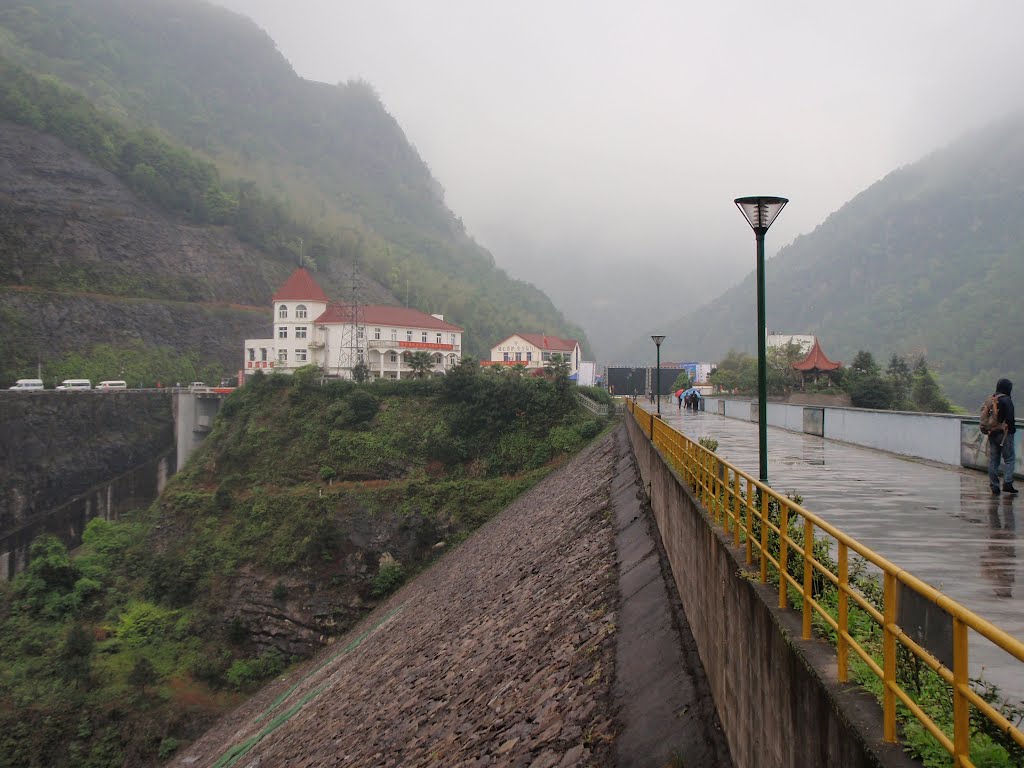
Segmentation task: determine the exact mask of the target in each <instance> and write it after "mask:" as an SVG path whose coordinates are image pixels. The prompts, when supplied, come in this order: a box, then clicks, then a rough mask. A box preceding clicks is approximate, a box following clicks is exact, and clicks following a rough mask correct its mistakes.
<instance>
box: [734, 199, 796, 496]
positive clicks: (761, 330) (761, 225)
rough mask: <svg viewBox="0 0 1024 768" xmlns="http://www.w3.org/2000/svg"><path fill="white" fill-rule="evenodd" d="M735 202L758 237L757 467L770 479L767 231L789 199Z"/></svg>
mask: <svg viewBox="0 0 1024 768" xmlns="http://www.w3.org/2000/svg"><path fill="white" fill-rule="evenodd" d="M733 202H735V203H736V207H737V208H739V209H740V213H742V214H743V216H744V217H745V218H746V220H747V223H748V224H750V226H751V228H752V229H753V230H754V239H755V240H756V241H757V438H758V457H759V463H758V470H759V477H760V480H761V482H762V483H767V482H768V361H767V358H766V356H765V349H764V345H765V320H764V235H765V233H766V232H767V231H768V227H770V226H771V225H772V222H773V221H775V218H776V217H777V216H778V215H779V214H780V213H782V209H783V208H785V207H786V203H788V202H789V200H787V199H786V198H784V197H765V196H763V195H762V196H756V197H737V198H736V200H734V201H733Z"/></svg>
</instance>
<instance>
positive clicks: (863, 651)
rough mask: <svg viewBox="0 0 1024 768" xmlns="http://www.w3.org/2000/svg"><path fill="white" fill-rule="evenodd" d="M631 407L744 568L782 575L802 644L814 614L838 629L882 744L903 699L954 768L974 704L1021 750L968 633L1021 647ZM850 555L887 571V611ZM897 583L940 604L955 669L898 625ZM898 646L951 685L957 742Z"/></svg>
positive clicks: (965, 758)
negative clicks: (797, 533)
mask: <svg viewBox="0 0 1024 768" xmlns="http://www.w3.org/2000/svg"><path fill="white" fill-rule="evenodd" d="M626 408H627V410H628V411H629V412H630V413H632V414H633V418H634V419H635V420H636V422H637V423H638V424H639V425H640V427H641V428H642V429H643V430H644V433H645V434H646V435H647V436H648V438H649V439H650V440H651V441H652V442H653V444H654V446H655V447H656V448H657V449H658V450H659V451H660V452H661V454H662V456H663V458H664V460H665V461H666V462H667V463H668V464H669V465H670V466H672V467H673V468H674V469H675V470H676V472H677V473H678V474H679V476H680V477H681V478H682V479H683V481H684V482H686V484H687V485H689V486H690V488H691V489H692V490H693V492H694V494H695V496H696V497H697V499H698V501H699V502H700V503H701V504H702V505H703V506H704V508H705V509H706V510H707V511H708V512H709V515H710V517H711V520H712V521H713V522H714V523H715V524H719V525H721V526H722V528H723V530H724V532H725V534H726V536H727V537H729V536H731V537H732V540H733V544H734V545H735V546H736V547H737V548H739V547H740V546H741V544H742V546H743V547H744V548H745V556H746V563H747V565H753V563H754V561H755V559H756V560H757V561H758V565H759V569H760V574H759V575H760V580H761V582H762V583H767V582H768V580H769V574H772V575H774V576H777V578H778V582H779V607H780V608H788V607H789V595H790V594H793V595H795V597H796V600H795V601H794V602H795V603H799V605H797V606H795V607H797V608H799V609H800V610H801V611H802V614H803V633H802V634H803V637H804V639H810V638H811V630H812V623H813V621H814V618H815V616H817V617H818V618H819V619H820V620H821V621H822V622H823V623H824V624H827V625H828V626H829V627H831V629H832V630H833V631H834V632H835V634H836V653H837V656H838V673H839V680H840V681H842V682H846V681H847V680H848V678H849V667H850V653H851V651H852V652H853V653H854V654H855V655H856V656H857V657H859V658H860V659H861V660H862V661H863V662H864V664H865V665H866V667H867V668H868V669H869V670H870V671H871V672H872V673H874V675H875V676H876V677H877V678H878V679H879V680H880V681H881V683H882V713H883V731H884V733H883V738H884V739H885V741H889V742H895V741H896V725H897V721H896V712H897V702H899V703H900V704H902V705H903V706H904V707H906V709H907V710H908V711H909V712H910V713H911V714H913V716H914V717H915V718H917V720H918V721H919V722H920V723H921V725H922V727H924V728H925V729H926V730H927V731H928V732H929V733H930V734H931V735H932V736H933V737H934V738H935V739H936V740H937V741H938V742H939V743H940V744H941V745H942V746H943V747H944V748H945V749H946V751H947V752H949V754H950V756H951V757H952V759H953V765H954V766H958V767H959V766H964V767H968V766H971V767H973V766H974V763H972V762H971V760H970V740H971V728H970V719H971V707H972V706H973V707H975V708H976V709H977V711H978V712H979V713H980V714H981V715H982V716H984V717H985V718H987V719H988V720H989V721H990V722H991V723H992V724H994V725H995V726H996V728H998V729H999V730H1000V731H1002V732H1003V733H1005V734H1007V735H1008V736H1009V737H1010V738H1011V739H1012V740H1013V741H1014V742H1015V743H1016V744H1017V745H1019V746H1020V747H1022V748H1024V733H1022V731H1021V730H1020V728H1019V727H1018V725H1017V724H1015V723H1013V722H1011V721H1010V720H1008V719H1007V718H1006V717H1005V716H1004V715H1003V713H1002V712H1000V711H999V710H997V709H996V708H995V707H993V706H992V704H990V703H989V702H988V701H986V700H985V699H984V698H982V697H981V696H980V695H979V694H978V693H977V692H976V691H975V690H974V688H973V687H972V686H971V684H970V679H969V675H968V644H969V635H968V630H969V629H971V630H974V631H975V632H977V633H978V634H979V635H981V636H982V637H984V638H986V639H987V640H989V641H990V642H992V643H993V644H994V645H995V646H997V647H998V648H1000V649H1002V650H1003V651H1005V652H1006V653H1007V654H1009V655H1010V656H1012V657H1014V658H1015V659H1016V660H1017V661H1020V662H1024V643H1022V642H1021V641H1020V640H1018V639H1017V638H1015V637H1013V636H1011V635H1009V634H1008V633H1006V632H1005V631H1003V630H1001V629H1000V628H999V627H997V626H995V625H994V624H992V623H990V622H988V621H986V620H985V619H983V618H981V617H980V616H978V615H976V614H975V613H972V612H971V611H970V610H968V609H967V608H965V607H963V606H962V605H960V604H959V603H957V602H956V601H955V600H953V599H952V598H950V597H947V596H946V595H944V594H942V593H941V592H939V591H938V590H936V589H935V588H933V587H932V586H930V585H929V584H926V583H925V582H923V581H921V580H920V579H918V578H915V577H914V576H912V575H910V574H909V573H907V572H906V571H904V570H903V569H902V568H900V567H898V566H896V565H894V564H893V563H891V562H889V561H888V560H887V559H885V558H884V557H882V556H881V555H878V554H876V553H875V552H873V551H872V550H870V549H868V548H867V547H865V546H864V545H863V544H861V543H859V542H858V541H856V540H855V539H853V538H851V537H850V536H847V535H846V534H845V533H843V532H842V531H840V530H839V529H837V528H835V527H834V526H832V525H829V524H828V523H827V522H825V521H824V520H823V519H821V518H820V517H818V516H817V515H815V514H814V513H812V512H810V511H808V510H806V509H804V508H803V507H802V506H801V505H800V504H798V503H796V502H795V501H793V500H792V499H789V498H787V497H786V496H783V495H780V494H779V493H778V492H776V491H774V490H772V488H771V487H769V486H767V485H765V484H763V483H761V482H760V481H759V480H756V479H755V478H753V477H751V476H750V475H748V474H747V473H746V472H744V471H743V470H741V469H739V468H737V467H735V466H733V465H732V464H730V463H729V462H727V461H725V460H723V459H721V458H719V457H718V456H717V455H715V453H713V452H712V451H710V450H708V449H706V448H705V447H704V446H702V445H700V444H699V443H697V442H694V441H693V440H690V439H689V438H688V437H686V436H685V435H683V434H682V433H680V432H678V431H677V430H675V429H673V428H672V427H670V426H668V425H667V424H666V423H665V422H664V421H662V420H661V419H660V418H658V417H657V416H655V415H654V414H651V413H648V412H647V411H645V410H644V409H643V408H641V407H640V406H639V405H638V404H635V403H633V402H630V401H627V403H626ZM800 521H802V523H801V522H800ZM794 527H795V528H796V530H800V529H801V528H802V531H803V535H802V536H801V537H799V538H795V537H794V534H793V528H794ZM819 532H820V533H822V534H825V535H826V536H828V537H830V538H831V539H832V540H833V541H834V544H835V546H834V548H832V547H830V548H829V551H835V552H836V563H835V572H833V570H832V567H831V566H830V565H829V564H828V563H825V562H822V560H821V557H820V556H819V555H818V554H816V553H815V549H814V543H815V537H816V535H817V534H818V533H819ZM801 539H802V540H801ZM826 541H827V540H826ZM851 552H853V553H854V554H855V555H859V556H860V557H862V558H863V559H864V560H865V561H867V562H868V563H871V564H872V565H873V566H875V567H876V568H877V569H878V570H880V571H881V572H882V590H881V594H882V601H881V604H882V608H881V610H879V609H878V608H877V607H876V605H875V604H874V603H873V602H872V601H871V600H869V599H868V598H867V597H866V596H865V595H864V594H863V593H862V592H861V590H860V589H858V587H857V585H856V583H855V581H851V579H850V562H849V561H850V553H851ZM796 558H799V559H800V560H802V562H803V568H802V572H800V573H798V574H797V576H794V575H793V574H792V573H791V572H790V563H791V561H792V562H793V563H799V560H797V559H796ZM815 579H817V581H818V583H819V584H821V583H822V582H823V581H827V582H828V583H829V584H831V585H832V587H834V588H835V589H836V590H837V591H838V596H837V602H838V608H837V611H836V616H833V615H832V614H831V613H830V612H829V611H828V610H826V608H825V607H823V606H822V605H821V603H820V602H819V599H820V595H821V590H820V589H819V591H818V598H819V599H816V597H815V590H814V584H815ZM897 585H903V586H904V587H906V588H909V589H910V590H912V591H913V592H915V593H916V594H917V595H919V596H920V597H922V598H924V599H925V600H927V601H930V602H932V603H934V604H935V605H936V606H938V607H939V608H941V609H942V610H944V611H945V612H946V613H947V614H948V615H949V616H950V617H951V618H952V626H953V637H952V640H953V659H952V664H953V667H952V669H950V668H949V667H947V666H946V665H945V664H943V663H942V662H941V661H939V659H938V658H936V656H935V655H934V654H933V653H931V652H930V651H929V650H927V649H926V648H924V647H922V646H921V645H920V644H918V643H917V642H915V640H914V639H913V638H912V637H911V636H910V634H908V633H907V632H906V631H905V630H904V628H903V627H901V626H900V625H899V623H898V621H897V614H896V606H897ZM790 590H791V591H792V592H790ZM876 602H877V601H876ZM854 608H859V609H860V610H861V611H862V612H863V613H864V614H866V615H867V616H870V617H871V619H872V620H873V621H874V623H875V624H876V625H877V626H878V627H879V628H880V629H881V632H882V643H881V646H882V647H881V651H882V653H881V655H882V661H881V664H879V662H878V661H877V660H876V658H875V655H874V654H872V653H871V651H870V650H869V649H867V648H865V647H864V646H863V645H862V644H861V643H860V642H859V641H858V640H857V639H856V638H855V637H854V636H853V635H852V634H851V633H850V626H849V620H850V612H851V610H853V609H854ZM899 646H902V647H903V648H905V649H906V650H907V651H909V652H910V653H912V654H913V655H914V656H915V657H916V658H917V659H919V660H920V661H921V662H923V663H924V664H925V665H927V666H928V667H929V668H931V669H932V670H933V671H934V672H935V673H936V674H937V675H938V676H939V677H940V678H941V679H942V680H943V681H945V683H946V684H947V685H948V686H949V687H950V691H951V694H950V695H951V697H952V702H951V704H952V712H953V734H952V738H951V737H950V736H949V735H948V734H947V733H946V732H945V731H944V730H943V729H942V728H941V727H940V726H939V725H937V724H936V722H935V721H934V720H933V719H932V718H931V717H930V716H929V715H928V714H927V713H925V712H924V711H923V710H922V709H921V707H920V706H919V705H918V704H917V702H916V701H914V699H913V698H912V697H911V695H910V694H909V693H908V692H907V691H906V690H905V689H904V688H903V686H901V685H900V683H899V681H898V680H897V674H896V672H897V648H898V647H899Z"/></svg>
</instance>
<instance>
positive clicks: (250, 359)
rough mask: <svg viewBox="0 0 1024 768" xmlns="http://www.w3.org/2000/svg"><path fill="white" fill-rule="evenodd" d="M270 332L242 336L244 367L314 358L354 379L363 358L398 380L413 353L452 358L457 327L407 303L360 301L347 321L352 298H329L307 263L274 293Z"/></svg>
mask: <svg viewBox="0 0 1024 768" xmlns="http://www.w3.org/2000/svg"><path fill="white" fill-rule="evenodd" d="M273 306H274V309H273V312H274V332H273V338H270V339H246V340H245V349H244V354H243V358H244V359H243V362H242V369H243V371H244V372H245V373H246V374H251V373H253V372H255V371H256V370H274V371H283V372H285V373H291V372H292V371H294V370H296V369H297V368H301V367H303V366H304V365H311V364H313V365H318V366H320V367H321V368H323V370H324V372H325V373H326V374H327V375H328V376H336V377H340V378H352V367H353V366H354V365H356V364H358V362H359V361H362V362H364V363H365V364H366V366H367V367H368V369H369V372H370V375H371V376H373V377H375V378H381V379H400V378H402V377H403V376H405V377H408V376H409V375H410V374H411V373H412V368H411V367H410V365H409V359H410V357H411V356H412V353H414V352H419V351H426V352H428V353H429V354H430V357H431V362H432V363H433V370H434V371H437V372H443V371H444V370H446V369H448V368H451V367H453V366H455V365H458V363H459V360H460V359H461V358H462V328H460V327H459V326H457V325H453V324H452V323H448V322H445V319H444V316H443V315H428V314H427V313H425V312H420V311H419V310H417V309H410V308H408V307H391V306H386V305H382V304H368V305H360V306H359V312H358V316H357V318H356V320H357V322H353V318H352V314H353V309H352V306H351V305H347V304H338V303H335V302H331V301H330V300H329V299H328V298H327V294H325V293H324V291H323V289H322V288H321V287H320V286H319V285H318V284H317V282H316V280H314V279H313V276H312V275H310V274H309V272H308V271H307V270H306V269H303V268H301V267H300V268H299V269H296V270H295V271H294V272H293V273H292V275H291V277H289V278H288V280H287V281H285V284H284V285H282V286H281V288H280V289H279V290H278V291H277V293H275V294H274V297H273Z"/></svg>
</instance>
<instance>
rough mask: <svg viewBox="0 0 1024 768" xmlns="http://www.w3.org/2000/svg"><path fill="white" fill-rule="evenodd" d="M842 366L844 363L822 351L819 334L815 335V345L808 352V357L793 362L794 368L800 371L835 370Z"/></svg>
mask: <svg viewBox="0 0 1024 768" xmlns="http://www.w3.org/2000/svg"><path fill="white" fill-rule="evenodd" d="M842 366H843V364H842V363H839V362H836V361H834V360H829V359H828V357H827V356H826V355H825V353H824V352H822V350H821V344H819V343H818V337H817V336H815V337H814V346H813V347H811V351H810V352H808V353H807V357H805V358H804V359H803V360H801V361H800V362H798V363H793V368H795V369H796V370H798V371H834V370H835V369H836V368H842Z"/></svg>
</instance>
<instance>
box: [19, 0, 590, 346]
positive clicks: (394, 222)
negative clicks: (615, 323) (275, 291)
mask: <svg viewBox="0 0 1024 768" xmlns="http://www.w3.org/2000/svg"><path fill="white" fill-rule="evenodd" d="M0 55H2V56H5V57H7V58H8V59H9V60H11V61H14V62H16V63H18V64H19V65H21V66H23V67H27V68H29V69H31V70H32V71H34V72H38V73H45V74H46V75H48V76H51V77H53V78H58V79H59V80H60V81H62V82H64V83H67V84H69V85H70V86H72V87H74V88H75V89H77V90H78V91H79V92H80V93H82V94H83V95H84V97H85V98H86V99H87V100H88V101H89V102H90V103H92V104H94V105H96V106H97V107H98V109H99V112H100V114H102V115H104V116H105V117H107V118H109V119H114V120H117V121H119V122H120V123H122V124H128V125H132V126H134V129H133V130H142V129H147V130H148V132H146V131H143V135H145V136H147V137H153V136H155V133H154V132H159V134H160V135H161V136H163V137H165V139H164V140H166V139H167V138H171V137H173V140H174V141H176V142H179V143H181V144H184V145H186V146H188V147H190V149H191V151H192V152H194V153H198V154H199V155H201V156H202V157H205V158H206V159H207V161H208V163H206V164H203V163H200V165H199V166H198V167H200V168H203V169H205V168H207V166H208V165H209V164H213V165H214V166H216V167H217V168H218V169H219V170H220V172H221V173H222V174H223V177H224V178H231V179H248V180H252V181H247V182H232V183H230V184H229V183H224V182H221V183H219V184H214V185H205V184H202V183H201V184H198V190H197V191H198V194H191V193H190V194H188V195H185V196H184V197H185V198H187V201H186V200H185V199H181V200H178V198H177V197H174V196H172V198H173V199H175V200H178V202H179V204H178V207H179V209H184V210H186V211H187V212H188V213H189V215H193V212H195V213H196V214H197V215H199V216H200V218H203V217H206V218H210V220H221V221H227V222H230V223H232V225H233V226H235V228H236V230H237V231H238V232H239V235H240V236H241V237H242V238H243V239H246V240H248V241H249V242H253V243H256V244H257V245H259V247H261V248H264V249H266V250H267V252H268V253H270V254H272V255H273V256H274V257H275V258H284V257H286V256H292V257H293V258H294V257H297V256H298V252H299V251H300V250H302V251H303V255H304V256H306V257H308V258H310V259H312V260H313V262H314V263H315V264H317V265H318V266H319V269H320V274H319V275H318V280H320V281H321V282H322V284H323V285H324V287H325V289H326V290H327V291H328V294H329V295H332V296H335V297H337V298H342V297H344V296H346V295H347V293H346V292H344V291H343V288H344V286H345V276H346V275H347V274H348V272H349V270H348V264H349V263H350V262H351V261H352V260H353V259H356V260H358V261H359V263H360V268H361V269H363V270H365V271H366V272H367V273H368V274H369V275H370V276H371V277H372V278H373V279H375V280H376V281H377V282H378V283H379V284H381V285H383V286H386V287H387V288H389V289H390V290H391V292H392V293H393V294H394V295H396V296H402V297H403V298H404V296H405V295H406V292H407V291H408V295H409V299H410V303H411V304H412V305H413V306H415V307H417V308H419V309H422V310H424V311H427V312H443V313H444V314H445V316H446V318H447V319H450V320H452V321H453V322H456V323H458V324H459V325H461V326H463V327H464V328H465V329H466V335H465V337H464V338H465V339H466V345H467V351H468V352H470V353H471V354H474V355H477V356H480V355H482V354H483V353H484V352H485V351H486V350H488V349H489V348H490V346H491V345H492V344H494V343H496V342H497V341H498V340H500V339H501V338H503V337H504V336H507V335H508V334H509V333H512V332H515V331H544V332H546V333H553V334H559V335H562V336H570V337H576V338H580V339H581V340H582V339H583V334H582V333H581V331H580V330H579V329H578V328H575V327H573V326H571V325H570V324H568V323H567V322H566V321H565V319H564V318H563V317H562V315H561V314H560V313H559V312H558V311H557V310H556V309H555V308H554V307H553V306H552V305H551V302H550V300H549V299H548V298H547V297H546V296H545V295H544V294H543V293H542V292H540V291H539V290H537V289H536V288H535V287H533V286H531V285H529V284H527V283H523V282H521V281H517V280H513V279H511V278H509V276H508V275H506V274H505V273H504V272H502V271H501V270H499V269H497V268H496V267H495V265H494V260H493V258H492V257H491V256H490V254H489V253H487V251H485V250H484V249H483V248H481V247H480V246H479V245H477V244H476V243H475V242H473V240H472V239H471V238H470V237H468V236H467V234H466V233H465V231H464V229H463V227H462V225H461V222H460V221H459V220H458V219H457V218H456V217H455V216H454V215H453V214H452V213H451V211H449V210H448V209H447V207H446V206H445V204H444V195H443V191H442V190H441V188H440V186H439V185H438V183H437V182H436V181H435V180H434V179H433V177H432V176H431V174H430V170H429V168H427V166H426V164H425V163H424V162H423V161H422V160H421V159H420V158H419V156H418V155H417V154H416V152H415V150H414V149H413V147H412V146H411V145H410V144H409V142H408V141H407V140H406V138H405V136H404V134H403V133H402V131H401V128H400V127H399V126H398V124H397V123H396V121H395V120H394V118H392V117H391V116H390V115H389V114H388V113H387V112H386V111H385V110H384V108H383V106H382V105H381V103H380V100H379V99H378V97H377V95H376V94H375V93H374V92H373V90H372V88H371V87H369V86H368V85H367V84H365V83H361V82H354V83H347V84H339V85H337V86H331V85H326V84H323V83H313V82H309V81H305V80H302V79H301V78H299V77H297V76H296V75H295V73H294V72H293V71H292V69H291V67H290V66H289V65H288V63H287V62H286V61H285V60H284V59H283V58H282V57H281V55H280V54H279V53H278V52H277V51H276V50H275V48H274V45H273V42H272V41H271V40H270V39H269V38H268V37H267V36H266V35H265V34H264V33H263V32H262V31H260V30H259V29H258V28H256V27H255V25H253V24H252V23H251V22H249V21H248V20H245V19H242V18H241V17H238V16H236V15H235V14H232V13H230V12H228V11H224V10H222V9H219V8H216V7H214V6H211V5H209V4H207V3H203V2H199V1H197V0H196V1H188V0H186V1H184V2H182V1H181V0H173V2H172V0H149V2H146V3H138V2H136V1H135V0H75V2H69V1H68V0H31V2H29V1H28V0H21V1H20V2H19V1H15V2H11V3H7V4H6V7H5V8H4V9H0ZM10 113H11V114H14V115H18V114H22V115H25V114H27V115H29V116H31V110H30V109H28V110H26V109H21V110H20V112H19V111H11V112H10ZM18 119H22V120H24V119H26V117H24V116H22V117H20V118H18ZM46 129H47V130H54V128H53V127H52V126H51V125H50V124H49V123H47V125H46ZM65 135H66V134H65ZM74 138H75V137H74V136H72V139H74ZM72 146H76V147H77V146H79V145H78V144H76V143H73V142H72ZM175 151H180V150H175ZM161 154H162V155H165V156H166V155H167V153H166V152H161ZM132 159H133V158H132ZM137 165H141V166H146V167H140V168H138V170H137V171H136V166H137ZM150 170H152V171H153V172H154V173H153V174H151V173H150V172H149V171H150ZM121 172H123V173H126V174H127V175H126V178H127V179H129V180H130V182H131V183H133V184H135V185H136V186H137V188H139V187H141V188H144V189H146V190H148V192H147V194H149V195H150V197H151V198H152V197H153V195H154V194H157V195H158V196H161V197H162V196H163V194H164V190H165V187H166V185H165V184H164V181H163V178H162V169H161V167H160V165H159V164H153V163H150V162H142V163H141V164H140V163H138V162H132V163H131V164H130V165H127V164H126V165H125V166H124V167H123V168H122V169H121ZM204 172H205V171H204ZM208 191H209V194H207V192H208ZM250 196H252V197H254V198H255V203H253V204H252V205H250V202H249V197H250ZM273 201H281V202H279V203H278V202H273ZM236 206H237V208H236ZM246 210H249V215H246V214H245V211H246Z"/></svg>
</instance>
